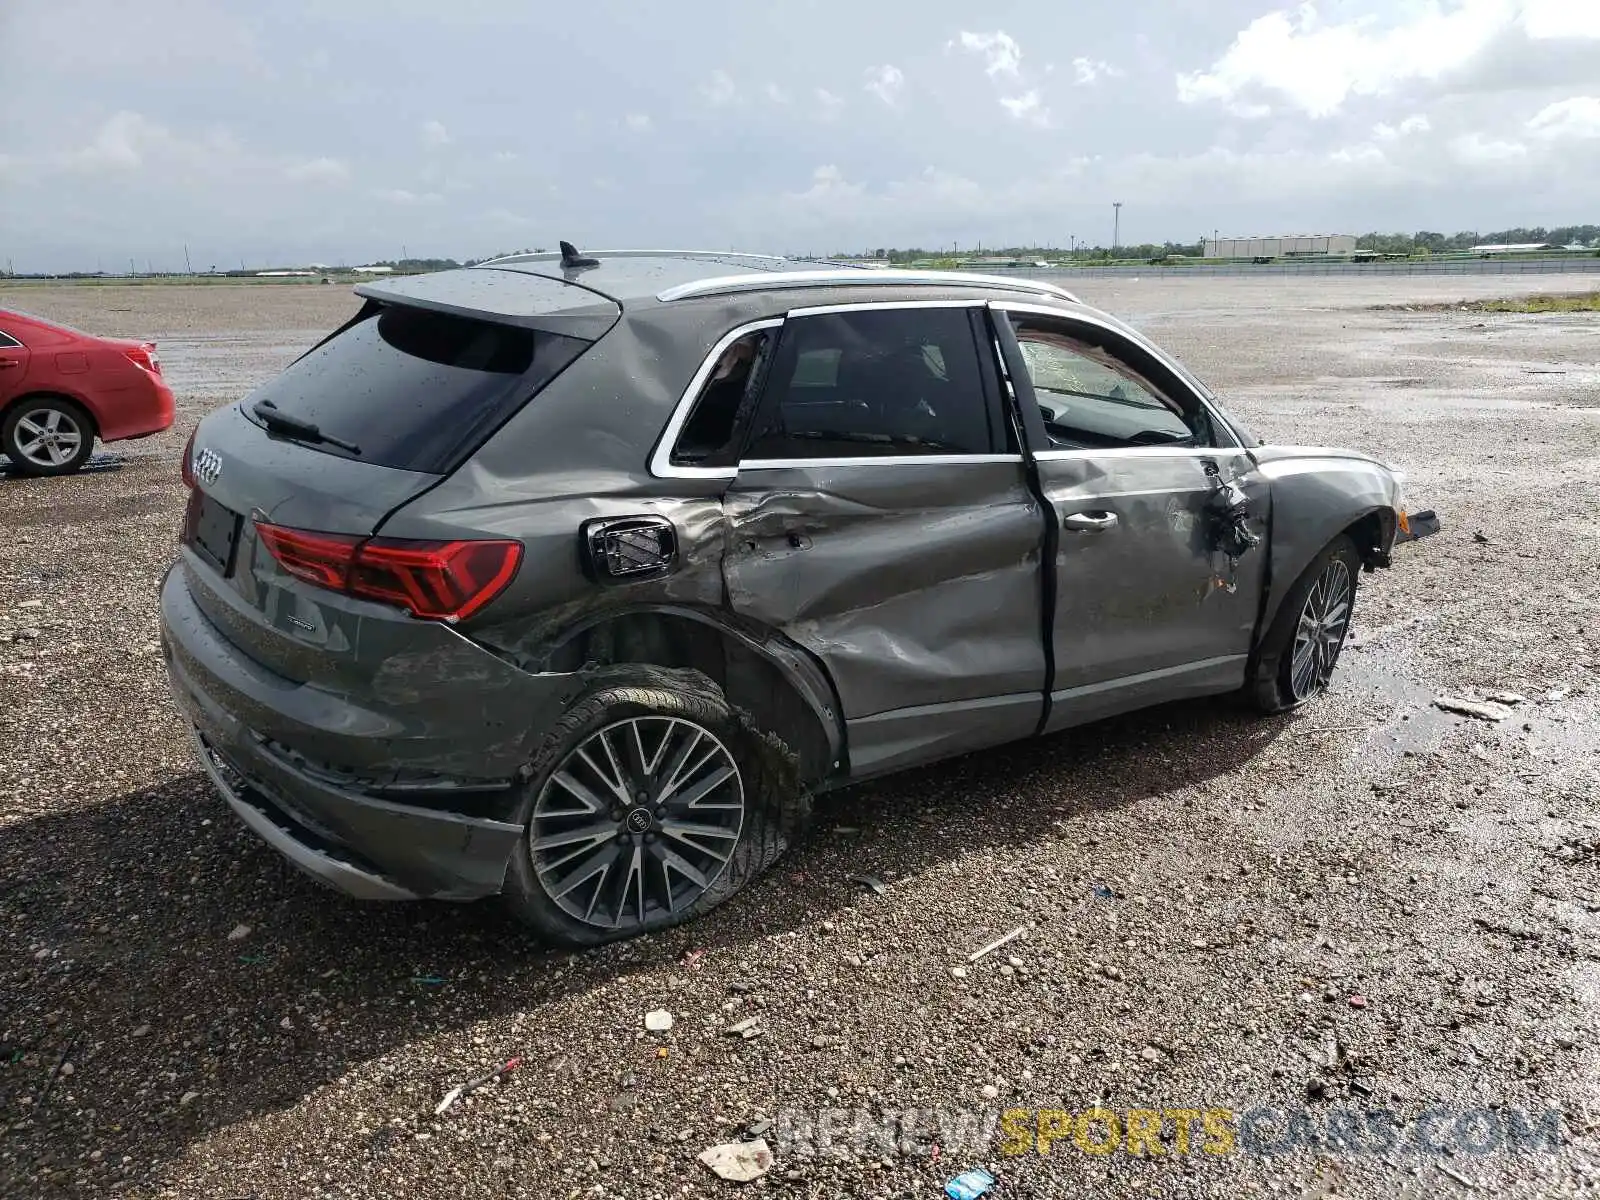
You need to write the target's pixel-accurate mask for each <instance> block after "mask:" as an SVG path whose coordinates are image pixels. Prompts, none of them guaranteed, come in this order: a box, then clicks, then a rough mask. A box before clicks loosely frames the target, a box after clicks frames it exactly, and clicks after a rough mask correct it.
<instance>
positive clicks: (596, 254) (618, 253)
mask: <svg viewBox="0 0 1600 1200" xmlns="http://www.w3.org/2000/svg"><path fill="white" fill-rule="evenodd" d="M583 253H584V254H585V255H586V256H587V257H589V258H598V259H599V260H600V261H601V262H604V261H605V260H606V259H608V258H748V259H753V260H755V261H757V262H774V263H781V262H788V261H789V260H788V259H786V258H784V257H783V256H782V255H778V254H746V253H744V252H743V251H738V250H585V251H584V252H583ZM560 261H561V251H559V250H541V251H539V252H538V253H537V254H502V255H501V256H500V257H499V258H486V259H484V260H483V261H482V262H479V263H473V264H472V265H473V266H475V267H494V266H499V265H500V264H502V263H519V262H560Z"/></svg>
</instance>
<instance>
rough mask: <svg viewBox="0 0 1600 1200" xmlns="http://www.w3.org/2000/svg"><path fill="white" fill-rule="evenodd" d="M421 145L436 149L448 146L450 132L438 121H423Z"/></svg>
mask: <svg viewBox="0 0 1600 1200" xmlns="http://www.w3.org/2000/svg"><path fill="white" fill-rule="evenodd" d="M421 135H422V144H423V145H424V146H429V147H433V148H437V147H439V146H448V145H449V144H450V131H449V130H448V129H446V128H445V127H444V126H443V125H442V124H440V123H439V122H438V121H424V122H423V123H422V129H421Z"/></svg>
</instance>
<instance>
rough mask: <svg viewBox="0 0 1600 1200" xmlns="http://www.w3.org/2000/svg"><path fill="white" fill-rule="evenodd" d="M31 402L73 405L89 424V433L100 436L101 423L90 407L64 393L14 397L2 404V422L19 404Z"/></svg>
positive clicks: (25, 394)
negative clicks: (46, 401)
mask: <svg viewBox="0 0 1600 1200" xmlns="http://www.w3.org/2000/svg"><path fill="white" fill-rule="evenodd" d="M29 400H60V401H62V402H63V403H66V404H70V405H72V407H73V408H75V409H77V410H78V411H79V412H80V413H82V414H83V416H84V419H85V420H86V421H88V422H89V432H90V433H92V434H93V435H94V436H95V437H99V436H100V423H99V422H98V421H96V420H95V419H94V413H93V412H92V411H91V410H90V408H89V406H88V405H87V404H85V403H84V402H83V401H82V400H78V399H76V398H74V397H72V396H68V395H67V394H66V393H64V392H25V393H23V394H22V395H20V396H13V397H12V398H11V399H10V400H8V401H6V402H5V403H4V404H0V421H4V420H5V419H6V417H7V416H9V415H10V413H11V411H12V410H13V409H14V408H16V407H17V406H18V405H19V404H26V403H27V402H28V401H29Z"/></svg>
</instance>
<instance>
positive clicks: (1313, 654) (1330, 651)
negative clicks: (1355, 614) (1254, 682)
mask: <svg viewBox="0 0 1600 1200" xmlns="http://www.w3.org/2000/svg"><path fill="white" fill-rule="evenodd" d="M1353 592H1354V588H1353V587H1352V585H1351V580H1350V567H1349V565H1348V564H1347V563H1345V561H1344V560H1343V559H1339V558H1335V559H1332V560H1330V561H1329V563H1328V565H1327V566H1326V567H1324V568H1323V570H1322V574H1321V575H1319V576H1317V582H1316V583H1315V584H1313V585H1312V588H1311V594H1310V595H1308V596H1307V597H1306V602H1305V606H1304V607H1303V608H1302V609H1301V610H1300V623H1299V626H1298V627H1297V628H1296V630H1295V635H1294V651H1293V654H1292V656H1291V660H1290V667H1289V686H1290V689H1291V690H1292V691H1293V692H1294V698H1295V699H1296V700H1297V701H1299V700H1309V699H1310V698H1311V697H1312V696H1315V695H1316V694H1317V693H1318V692H1320V691H1322V690H1323V689H1324V688H1325V687H1327V686H1328V680H1329V679H1330V678H1332V676H1333V666H1334V664H1335V663H1336V662H1337V661H1338V660H1339V650H1340V648H1341V647H1342V646H1343V645H1344V635H1345V631H1346V630H1347V629H1349V627H1350V601H1351V598H1352V594H1353Z"/></svg>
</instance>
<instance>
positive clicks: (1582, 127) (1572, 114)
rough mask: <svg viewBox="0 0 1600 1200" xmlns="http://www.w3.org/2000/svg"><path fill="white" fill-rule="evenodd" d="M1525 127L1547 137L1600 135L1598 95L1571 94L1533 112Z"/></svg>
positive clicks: (1575, 137)
mask: <svg viewBox="0 0 1600 1200" xmlns="http://www.w3.org/2000/svg"><path fill="white" fill-rule="evenodd" d="M1528 130H1529V132H1531V133H1532V134H1533V135H1534V137H1537V138H1543V139H1544V140H1546V141H1562V140H1565V139H1568V138H1574V139H1579V138H1582V139H1587V138H1600V97H1595V96H1573V97H1572V98H1571V99H1570V100H1559V101H1557V102H1556V103H1554V104H1551V105H1547V106H1546V107H1545V108H1542V109H1540V110H1539V111H1538V112H1537V113H1535V114H1534V115H1533V118H1532V119H1531V120H1530V121H1529V122H1528Z"/></svg>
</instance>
